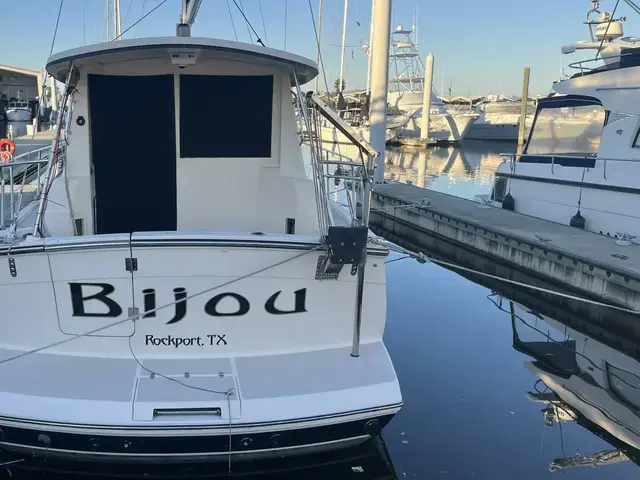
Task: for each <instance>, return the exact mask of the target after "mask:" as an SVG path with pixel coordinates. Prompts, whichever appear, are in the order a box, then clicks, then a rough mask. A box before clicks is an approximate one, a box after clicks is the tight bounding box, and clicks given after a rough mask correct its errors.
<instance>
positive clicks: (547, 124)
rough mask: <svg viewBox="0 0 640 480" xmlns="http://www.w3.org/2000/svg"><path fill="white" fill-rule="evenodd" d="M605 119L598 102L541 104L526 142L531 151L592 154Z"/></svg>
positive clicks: (528, 151) (598, 144)
mask: <svg viewBox="0 0 640 480" xmlns="http://www.w3.org/2000/svg"><path fill="white" fill-rule="evenodd" d="M604 121H605V110H604V108H602V107H601V106H600V105H595V104H589V105H575V106H563V107H560V108H541V109H540V110H538V113H537V114H536V118H535V121H534V124H533V129H532V131H531V135H530V137H529V142H528V144H527V152H526V153H528V154H532V155H545V154H549V155H552V154H554V155H595V154H597V153H598V148H599V147H600V138H601V137H602V129H603V127H604Z"/></svg>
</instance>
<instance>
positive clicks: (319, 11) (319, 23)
mask: <svg viewBox="0 0 640 480" xmlns="http://www.w3.org/2000/svg"><path fill="white" fill-rule="evenodd" d="M321 39H322V0H320V3H319V5H318V53H317V54H316V64H318V70H320V45H321V43H320V40H321ZM319 86H320V75H318V76H317V77H316V88H315V91H316V93H319V92H318V87H319Z"/></svg>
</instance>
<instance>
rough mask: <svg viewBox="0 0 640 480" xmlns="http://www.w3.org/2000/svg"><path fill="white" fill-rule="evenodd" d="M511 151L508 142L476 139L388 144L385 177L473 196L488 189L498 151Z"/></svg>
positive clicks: (491, 182) (467, 196) (499, 159)
mask: <svg viewBox="0 0 640 480" xmlns="http://www.w3.org/2000/svg"><path fill="white" fill-rule="evenodd" d="M514 151H515V146H514V145H513V144H511V143H504V142H479V141H466V142H464V143H463V144H462V145H460V146H456V147H453V146H449V147H444V146H441V147H432V148H429V149H425V148H409V147H402V148H389V149H388V150H387V153H386V163H387V165H386V169H385V178H386V179H388V180H395V181H399V182H407V183H412V184H414V185H417V186H419V187H425V188H429V189H432V190H436V191H441V192H444V193H449V194H452V195H456V196H460V197H465V198H472V197H473V196H474V195H478V194H482V193H488V192H490V191H491V186H492V185H493V174H494V172H495V170H496V169H497V168H498V165H500V163H501V162H502V160H503V158H502V157H500V153H513V152H514Z"/></svg>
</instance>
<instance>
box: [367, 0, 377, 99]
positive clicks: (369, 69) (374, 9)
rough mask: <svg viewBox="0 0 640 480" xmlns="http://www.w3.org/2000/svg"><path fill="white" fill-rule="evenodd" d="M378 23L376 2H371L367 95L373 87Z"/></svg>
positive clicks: (373, 0) (374, 0) (372, 0)
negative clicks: (376, 22)
mask: <svg viewBox="0 0 640 480" xmlns="http://www.w3.org/2000/svg"><path fill="white" fill-rule="evenodd" d="M375 21H376V0H371V28H370V29H369V30H370V31H369V64H368V65H367V94H369V87H370V86H371V65H372V62H373V24H374V22H375Z"/></svg>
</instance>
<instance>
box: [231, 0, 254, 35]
mask: <svg viewBox="0 0 640 480" xmlns="http://www.w3.org/2000/svg"><path fill="white" fill-rule="evenodd" d="M237 5H238V4H237V3H236V6H237ZM238 9H239V10H240V12H241V13H242V14H244V3H242V0H240V7H238ZM245 20H246V17H245ZM245 26H246V27H247V34H248V35H249V40H250V41H251V45H253V37H252V36H251V30H249V21H248V20H247V22H246V25H245ZM257 36H258V35H257V34H256V37H257Z"/></svg>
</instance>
